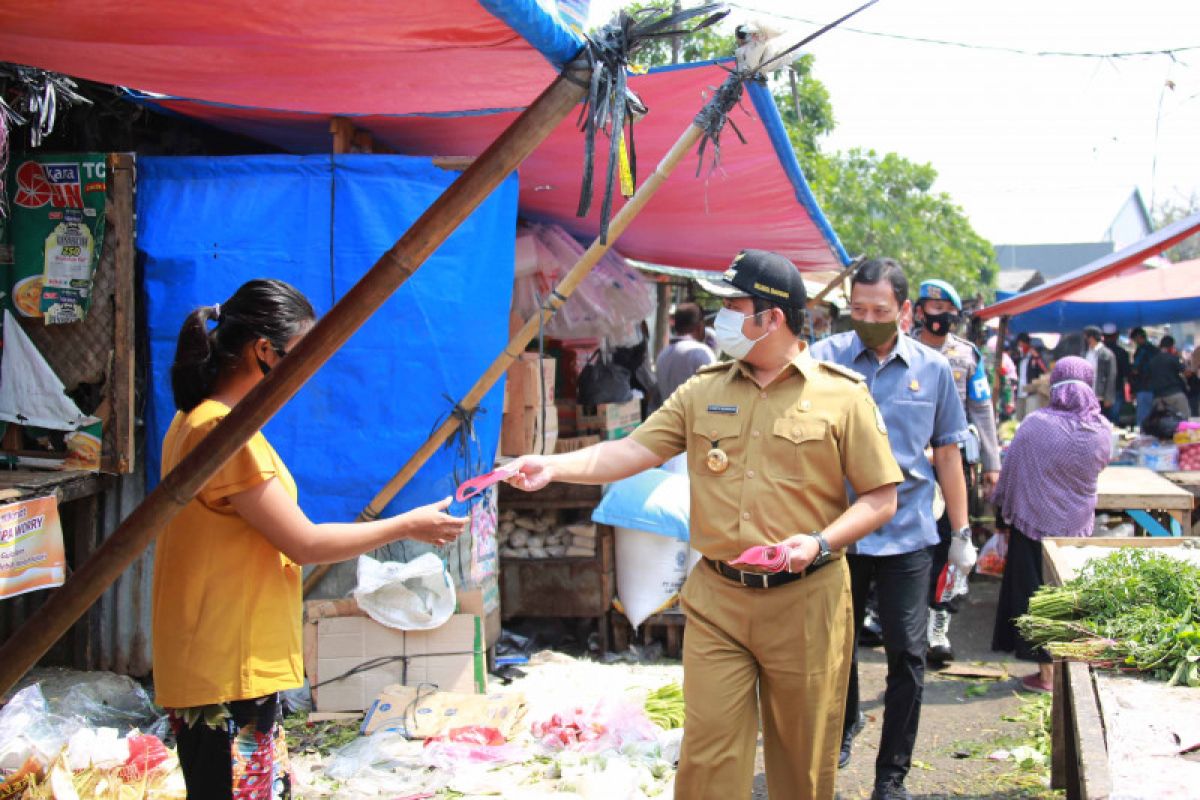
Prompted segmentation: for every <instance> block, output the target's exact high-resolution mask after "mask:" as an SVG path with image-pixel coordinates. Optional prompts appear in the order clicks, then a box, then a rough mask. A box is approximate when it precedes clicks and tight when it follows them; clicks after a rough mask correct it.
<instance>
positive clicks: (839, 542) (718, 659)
mask: <svg viewBox="0 0 1200 800" xmlns="http://www.w3.org/2000/svg"><path fill="white" fill-rule="evenodd" d="M704 286H705V288H707V289H709V290H710V291H711V292H712V293H713V294H716V295H718V296H719V297H721V298H722V303H723V308H722V309H721V311H720V313H719V314H718V315H717V319H716V323H715V329H716V334H717V339H718V344H719V346H720V348H721V349H722V350H723V351H724V352H725V353H726V354H728V355H729V356H731V357H732V358H733V359H734V360H733V361H729V362H723V363H718V364H711V365H709V366H707V367H703V368H701V369H700V371H699V372H698V373H697V374H696V375H695V376H694V377H693V378H692V379H691V380H689V381H688V382H687V383H685V384H684V385H683V386H681V387H680V388H679V389H678V390H676V391H675V393H674V394H672V395H671V397H670V398H669V399H668V400H667V401H666V403H665V404H664V405H663V406H662V408H660V409H659V410H658V411H656V412H655V413H654V414H653V415H652V416H651V417H650V418H649V419H648V420H646V422H645V423H644V424H643V425H642V426H641V427H640V428H638V430H636V431H635V432H634V433H633V434H632V435H631V436H630V437H629V438H627V439H621V440H618V441H612V442H603V443H601V444H598V445H595V446H593V447H589V448H586V449H584V450H579V451H577V452H574V453H564V454H561V455H553V456H525V457H522V458H520V459H518V460H517V461H515V462H514V463H513V465H512V466H515V467H516V468H517V469H518V470H519V473H518V474H517V475H516V476H514V477H513V478H512V479H510V482H511V483H513V484H514V485H515V486H517V487H519V488H523V489H526V490H529V491H533V490H537V489H540V488H541V487H543V486H545V485H546V484H548V483H550V482H551V481H556V480H557V481H567V482H571V483H607V482H610V481H615V480H618V479H620V478H624V477H626V476H629V475H632V474H634V473H637V472H640V471H642V470H644V469H647V468H649V467H653V466H657V465H659V464H661V463H662V462H663V461H665V460H666V459H668V458H670V457H672V456H674V455H676V454H678V453H684V452H686V453H687V464H688V473H689V475H690V478H691V492H692V497H691V543H692V546H693V547H694V548H696V549H697V550H698V551H699V552H700V553H701V554H702V555H703V557H704V558H703V559H702V560H701V562H700V563H699V564H697V566H696V568H695V569H694V570H693V571H692V573H691V575H690V576H689V577H688V580H687V583H686V585H685V586H684V588H683V592H682V603H683V608H684V611H685V612H686V614H687V629H686V632H685V636H684V647H683V667H684V696H685V699H686V701H687V718H686V723H685V725H684V737H683V753H682V756H681V758H680V764H679V773H678V775H677V777H676V782H675V787H676V788H675V796H676V797H678V798H686V800H699V799H700V798H719V799H720V800H725V798H731V797H747V796H749V794H750V792H751V786H752V782H753V777H754V759H755V743H756V739H757V733H758V727H759V719H760V714H761V720H762V729H763V748H764V752H765V758H766V773H767V786H768V791H769V792H770V794H771V796H772V797H780V798H832V797H833V796H834V780H835V777H836V774H837V758H838V744H839V741H840V737H841V731H842V716H843V706H844V701H845V695H846V687H847V681H848V678H849V669H850V659H851V651H852V638H851V634H852V630H853V625H852V619H851V608H852V603H851V597H850V581H849V573H848V571H847V569H846V562H845V560H844V559H843V558H842V552H843V551H844V550H845V548H846V547H847V546H849V545H851V544H853V543H854V542H855V541H856V540H858V539H859V538H860V537H862V536H864V535H866V534H867V533H868V532H869V531H871V530H873V529H875V528H877V527H879V526H880V525H882V524H883V523H884V522H886V521H887V520H888V519H890V518H891V516H892V514H893V513H894V511H895V504H896V488H895V485H896V484H898V483H900V482H901V481H902V480H903V476H902V474H901V473H900V471H899V468H898V467H897V465H896V461H895V459H894V458H893V457H892V455H891V448H890V447H889V444H888V437H887V432H886V427H885V425H884V422H883V417H882V416H881V415H880V413H879V409H878V408H877V407H876V405H875V402H874V401H873V400H872V399H871V395H870V393H869V392H868V391H867V389H866V386H865V385H864V383H863V381H862V379H861V378H859V377H858V376H856V375H855V374H854V373H853V372H852V371H850V370H846V369H843V368H841V367H838V366H836V365H832V364H825V363H820V362H817V361H815V360H813V358H812V356H811V355H810V354H809V352H808V349H807V345H806V344H805V343H804V342H802V341H801V340H800V338H799V337H800V334H801V331H802V330H803V329H804V325H803V321H804V308H805V300H806V298H805V292H804V282H803V280H802V279H801V277H800V273H799V272H798V271H797V269H796V267H795V265H794V264H792V262H790V261H788V260H787V259H786V258H784V257H782V256H780V255H777V254H775V253H769V252H765V251H762V250H743V251H742V252H741V253H740V254H739V255H738V256H737V257H736V258H735V259H734V261H733V263H732V265H731V266H730V267H729V269H728V270H727V271H726V272H725V273H724V274H723V276H722V277H721V279H720V280H717V281H712V282H705V284H704ZM847 486H849V488H850V489H852V490H853V492H854V494H855V496H856V498H857V499H855V500H854V501H853V502H852V501H851V499H850V497H849V496H848V494H847V491H848V490H847ZM754 545H784V546H785V547H786V548H787V553H788V559H787V563H786V566H785V568H784V570H783V571H781V572H774V573H770V572H766V571H763V570H761V569H754V568H750V567H745V566H743V568H738V567H737V566H735V565H732V564H730V562H731V561H734V560H735V559H737V557H738V556H739V555H740V554H741V553H742V552H743V551H744V550H745V549H746V548H748V547H751V546H754Z"/></svg>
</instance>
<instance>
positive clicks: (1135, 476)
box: [1096, 466, 1196, 536]
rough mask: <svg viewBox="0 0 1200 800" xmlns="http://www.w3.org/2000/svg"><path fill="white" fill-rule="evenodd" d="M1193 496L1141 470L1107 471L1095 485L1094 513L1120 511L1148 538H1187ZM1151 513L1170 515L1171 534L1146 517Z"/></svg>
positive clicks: (1152, 519) (1112, 468)
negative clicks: (1154, 536)
mask: <svg viewBox="0 0 1200 800" xmlns="http://www.w3.org/2000/svg"><path fill="white" fill-rule="evenodd" d="M1195 500H1196V498H1195V496H1194V495H1193V494H1192V493H1191V492H1189V491H1188V490H1186V489H1184V488H1182V487H1180V486H1178V485H1176V484H1175V483H1173V482H1172V481H1170V480H1168V479H1167V478H1166V477H1165V476H1164V475H1160V474H1159V473H1157V472H1154V471H1152V470H1149V469H1146V468H1145V467H1122V466H1111V467H1107V468H1106V469H1105V470H1104V471H1103V472H1101V473H1100V477H1099V478H1098V479H1097V481H1096V510H1097V511H1122V512H1124V513H1126V514H1128V515H1129V517H1130V518H1131V519H1133V520H1134V521H1135V522H1136V523H1137V524H1138V525H1140V526H1141V527H1143V528H1144V529H1145V530H1146V531H1147V532H1148V533H1150V534H1151V535H1157V536H1180V535H1190V533H1191V530H1192V509H1193V508H1194V507H1195ZM1151 511H1165V512H1166V513H1167V514H1169V515H1170V517H1171V520H1172V524H1171V530H1170V531H1168V530H1167V529H1166V528H1163V527H1162V526H1161V525H1160V524H1159V523H1158V522H1156V521H1155V520H1154V518H1153V517H1151V516H1150V514H1149V512H1151Z"/></svg>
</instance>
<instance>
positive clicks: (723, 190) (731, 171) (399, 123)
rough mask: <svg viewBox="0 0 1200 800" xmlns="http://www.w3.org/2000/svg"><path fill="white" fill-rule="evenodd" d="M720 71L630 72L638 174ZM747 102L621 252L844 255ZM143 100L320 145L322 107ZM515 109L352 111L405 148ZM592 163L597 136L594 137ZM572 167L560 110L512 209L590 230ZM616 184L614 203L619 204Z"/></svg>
mask: <svg viewBox="0 0 1200 800" xmlns="http://www.w3.org/2000/svg"><path fill="white" fill-rule="evenodd" d="M726 75H727V73H726V71H725V70H724V69H723V68H722V67H721V66H719V65H717V64H699V65H691V66H686V67H679V68H666V69H662V70H656V71H653V72H651V73H650V74H648V75H641V76H636V77H633V78H631V80H630V85H631V87H632V88H633V89H634V90H635V91H636V92H637V93H638V94H639V96H641V98H642V99H643V100H644V101H645V102H646V104H647V106H648V107H649V108H650V113H649V114H648V115H647V116H646V117H645V118H644V119H643V120H642V121H640V122H639V123H637V125H636V126H635V129H634V140H635V144H636V152H637V158H638V168H639V175H645V174H646V173H647V172H649V170H651V169H652V168H653V167H654V165H655V164H657V162H658V160H659V159H660V158H661V157H662V156H663V155H665V154H666V152H667V150H668V149H669V148H670V146H671V145H672V144H674V142H675V140H676V139H678V137H679V135H680V134H681V133H682V132H683V131H684V129H685V128H686V127H687V125H688V124H689V123H690V122H691V121H692V118H693V117H694V116H695V115H696V112H697V111H699V110H700V108H701V107H702V106H703V105H704V103H705V101H706V100H707V98H708V97H709V96H711V93H712V92H711V88H712V87H715V86H717V85H719V84H720V82H721V81H722V80H724V78H725V76H726ZM747 93H748V95H749V99H750V102H749V103H747V104H746V106H745V108H739V109H734V111H733V113H732V115H731V116H732V118H733V121H734V122H735V124H737V126H738V128H739V129H740V130H741V131H742V132H743V133H744V134H745V136H746V139H747V143H746V144H742V143H741V142H740V141H739V140H738V139H737V136H736V134H734V133H733V132H732V130H730V129H729V128H726V131H725V135H724V136H723V137H722V141H721V145H722V146H721V160H720V164H719V166H718V168H717V169H716V170H713V169H712V148H711V146H710V147H709V148H708V150H707V151H706V153H705V162H704V164H703V165H702V166H701V168H700V169H701V174H700V176H699V177H697V175H696V168H697V166H698V164H699V162H698V160H695V159H689V160H688V161H685V162H684V164H683V165H682V166H680V168H679V169H678V170H676V172H675V173H674V174H673V175H672V176H671V179H670V180H669V181H667V182H666V184H665V185H664V186H663V187H662V189H660V190H659V192H658V194H657V195H656V196H655V198H654V200H653V201H652V202H651V203H649V204H648V205H647V206H646V208H645V209H644V210H643V211H642V212H641V213H640V214H639V215H638V217H637V219H636V220H634V222H633V224H632V225H631V226H630V227H629V229H628V230H627V231H626V232H625V234H624V235H623V236H622V237H621V240H620V243H619V245H618V247H619V249H620V251H621V253H622V254H623V255H625V256H627V257H629V258H635V259H638V260H641V261H650V262H654V263H661V264H672V265H676V266H681V267H690V268H694V269H709V270H712V269H724V268H725V267H726V266H727V265H728V264H729V261H730V259H731V258H732V257H733V256H734V254H736V253H737V251H738V250H740V249H742V248H744V247H757V248H761V249H766V250H774V251H776V252H779V253H783V254H784V255H786V256H788V257H789V258H791V259H792V260H793V261H795V262H796V264H797V265H798V266H799V267H800V268H801V269H802V270H805V271H820V270H834V269H838V268H839V267H841V266H842V265H843V264H845V263H847V261H848V259H847V258H846V255H845V251H844V250H842V248H841V245H840V243H838V241H837V237H836V236H835V235H834V233H833V231H832V229H831V228H830V227H829V224H828V223H827V222H826V221H825V218H824V216H823V215H822V214H821V211H820V208H819V207H818V206H817V204H816V201H815V200H814V199H813V198H812V195H811V193H810V192H809V189H808V186H807V185H806V183H805V181H804V178H803V176H802V175H801V174H800V168H799V166H798V165H797V164H796V160H795V155H794V154H793V152H792V149H791V144H790V143H789V142H788V140H787V134H786V131H785V130H784V128H783V124H782V121H781V120H780V118H779V112H778V110H777V108H776V107H775V102H774V100H773V98H772V97H771V95H770V93H769V92H768V91H767V90H766V88H764V87H762V86H759V85H757V84H751V85H750V86H748V89H747ZM153 104H154V105H158V106H161V107H163V108H166V109H169V110H172V111H176V112H179V113H181V114H186V115H188V116H191V117H194V118H196V119H200V120H204V121H205V122H209V123H211V124H213V125H216V126H218V127H221V128H225V129H227V130H232V131H235V132H237V133H240V134H243V135H246V136H250V137H252V138H255V139H260V140H263V141H267V142H271V143H273V144H275V145H277V146H279V147H282V148H283V149H285V150H289V151H292V152H297V153H319V152H326V151H328V149H329V141H330V134H329V121H328V118H327V117H325V116H323V115H315V114H302V113H295V112H283V111H271V110H266V109H251V108H235V107H230V106H221V105H213V104H209V103H199V102H195V101H192V100H180V99H155V100H154V101H153ZM515 116H516V112H511V111H510V112H497V113H480V114H471V115H454V116H439V115H435V116H427V115H408V116H388V115H376V114H372V115H365V116H355V117H353V118H352V121H353V122H354V125H355V126H356V127H358V128H361V129H363V130H366V131H369V132H370V133H371V134H372V135H373V136H374V137H375V139H376V141H379V142H382V143H385V144H387V145H389V146H391V147H393V148H395V149H396V151H397V152H400V153H405V154H411V155H428V156H434V155H441V156H448V155H472V156H473V155H478V154H479V153H481V152H483V149H484V148H485V147H487V145H488V144H490V143H491V141H492V140H493V139H494V138H495V137H496V136H497V134H499V133H500V131H502V130H503V129H504V128H505V127H506V126H507V125H508V124H509V123H510V122H512V120H513V119H514V118H515ZM596 150H597V153H596V164H597V171H598V172H600V171H602V170H603V168H604V165H605V164H607V161H608V148H607V146H606V145H604V144H600V143H598V144H597V148H596ZM582 175H583V136H582V134H581V133H580V132H579V130H578V129H577V128H576V126H575V119H574V116H572V117H571V118H569V119H568V120H566V121H564V122H563V123H562V124H561V125H560V126H559V128H558V130H556V131H555V132H554V133H552V134H551V135H550V137H549V138H548V139H546V141H545V142H543V143H542V144H541V145H540V146H539V147H538V149H537V150H535V151H534V153H533V154H532V155H531V156H530V157H529V158H528V159H526V161H525V162H524V163H523V164H522V165H521V168H520V176H521V198H520V209H521V214H522V215H523V216H526V217H528V218H530V219H535V220H540V221H547V222H555V223H557V224H559V225H563V226H564V227H566V228H567V229H568V230H570V231H571V232H572V233H574V234H576V235H577V236H579V237H581V238H585V239H590V238H592V237H594V236H596V235H597V233H598V231H599V225H598V222H597V220H598V217H599V208H600V198H601V186H600V185H599V184H601V181H600V180H599V179H597V184H598V185H597V187H596V190H595V193H594V195H593V203H592V211H591V214H590V215H589V216H588V217H587V218H585V219H579V218H577V217H576V216H575V208H576V205H577V204H578V202H579V191H580V185H581V180H582ZM621 202H622V201H621V200H620V198H619V196H618V198H617V201H616V202H615V204H614V213H615V209H616V208H619V207H620V205H621Z"/></svg>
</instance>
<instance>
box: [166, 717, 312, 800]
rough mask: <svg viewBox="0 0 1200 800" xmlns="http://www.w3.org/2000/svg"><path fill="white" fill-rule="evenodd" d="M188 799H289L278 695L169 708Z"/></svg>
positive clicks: (290, 791) (287, 773) (289, 777)
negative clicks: (191, 706) (196, 706)
mask: <svg viewBox="0 0 1200 800" xmlns="http://www.w3.org/2000/svg"><path fill="white" fill-rule="evenodd" d="M168 716H169V719H170V722H171V728H172V730H173V731H174V732H175V739H176V741H177V742H178V744H179V765H180V767H181V768H182V770H183V777H184V781H185V782H186V783H187V790H188V797H203V798H213V800H224V798H230V800H290V798H291V796H292V776H291V771H290V769H289V766H288V756H287V743H286V741H285V740H284V733H283V709H282V705H281V703H280V698H279V695H278V694H271V695H267V696H266V697H259V698H255V699H253V700H235V701H233V702H229V703H221V704H218V705H211V706H204V707H201V708H176V709H170V710H169V715H168Z"/></svg>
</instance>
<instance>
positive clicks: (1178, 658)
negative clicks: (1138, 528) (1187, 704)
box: [1016, 548, 1200, 686]
mask: <svg viewBox="0 0 1200 800" xmlns="http://www.w3.org/2000/svg"><path fill="white" fill-rule="evenodd" d="M1016 623H1017V628H1018V630H1020V632H1021V635H1022V636H1024V637H1025V639H1026V640H1028V641H1029V642H1030V643H1032V644H1035V645H1041V646H1043V647H1045V648H1046V650H1047V651H1048V652H1049V653H1050V654H1051V655H1053V656H1055V657H1058V658H1067V659H1072V660H1076V661H1086V662H1089V663H1092V664H1096V665H1098V666H1107V667H1115V668H1118V669H1122V670H1127V671H1132V672H1143V673H1147V674H1151V675H1153V676H1154V677H1156V678H1160V679H1163V680H1167V681H1168V682H1169V683H1171V684H1180V685H1185V686H1200V566H1197V565H1195V564H1192V563H1189V562H1187V561H1183V560H1180V559H1177V558H1172V557H1171V556H1168V555H1164V554H1161V553H1155V552H1153V551H1151V550H1149V549H1142V548H1123V549H1120V550H1117V551H1115V552H1114V553H1112V554H1111V555H1109V556H1107V557H1105V558H1100V559H1094V560H1092V561H1090V562H1088V564H1087V565H1086V566H1085V567H1084V568H1083V570H1081V572H1080V574H1079V576H1078V577H1076V578H1074V579H1072V580H1070V581H1068V582H1067V583H1066V584H1065V585H1063V586H1061V587H1056V586H1043V587H1042V588H1041V589H1039V590H1038V591H1037V593H1036V594H1034V596H1033V597H1032V598H1031V599H1030V601H1029V613H1028V614H1026V615H1024V616H1022V617H1019V618H1018V619H1017V621H1016Z"/></svg>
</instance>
